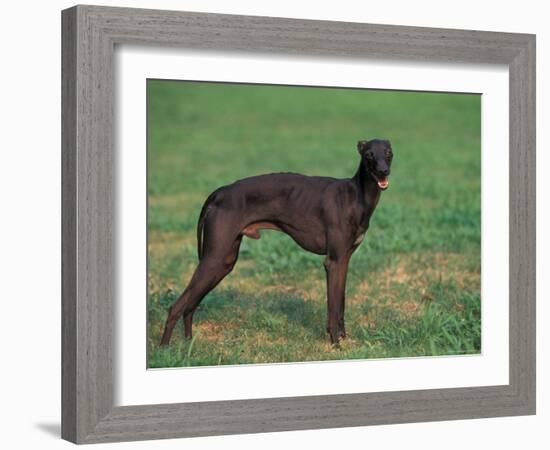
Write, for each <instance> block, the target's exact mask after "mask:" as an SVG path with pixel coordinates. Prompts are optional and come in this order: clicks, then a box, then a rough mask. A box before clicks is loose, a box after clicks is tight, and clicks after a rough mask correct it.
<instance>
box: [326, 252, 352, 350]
mask: <svg viewBox="0 0 550 450" xmlns="http://www.w3.org/2000/svg"><path fill="white" fill-rule="evenodd" d="M348 263H349V255H347V254H345V255H342V256H340V257H335V256H331V255H328V256H327V257H326V259H325V264H324V265H325V271H326V274H327V297H328V318H327V331H328V333H329V334H330V341H331V342H332V343H333V344H338V342H339V340H340V337H341V336H342V335H345V331H344V302H345V295H346V276H347V272H348Z"/></svg>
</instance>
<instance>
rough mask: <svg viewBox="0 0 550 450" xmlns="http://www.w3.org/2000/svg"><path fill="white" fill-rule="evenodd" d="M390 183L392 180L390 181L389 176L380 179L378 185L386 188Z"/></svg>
mask: <svg viewBox="0 0 550 450" xmlns="http://www.w3.org/2000/svg"><path fill="white" fill-rule="evenodd" d="M389 184H390V182H389V180H388V178H387V177H386V178H384V179H382V180H378V187H379V188H380V189H386V188H387V187H388V185H389Z"/></svg>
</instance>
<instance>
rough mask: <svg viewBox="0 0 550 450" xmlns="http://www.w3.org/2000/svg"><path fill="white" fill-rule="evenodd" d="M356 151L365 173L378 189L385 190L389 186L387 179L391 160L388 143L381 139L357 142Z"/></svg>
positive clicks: (391, 154) (390, 149) (391, 153)
mask: <svg viewBox="0 0 550 450" xmlns="http://www.w3.org/2000/svg"><path fill="white" fill-rule="evenodd" d="M357 150H358V151H359V154H360V155H361V164H363V167H364V168H365V170H366V172H367V173H368V174H370V176H371V177H373V178H374V180H375V181H376V183H377V184H378V187H379V188H380V189H382V190H385V189H387V188H388V186H389V184H390V182H389V179H388V178H389V176H390V167H391V162H392V159H393V152H392V148H391V144H390V141H387V140H383V139H372V140H370V141H359V142H358V143H357Z"/></svg>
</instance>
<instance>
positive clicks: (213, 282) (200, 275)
mask: <svg viewBox="0 0 550 450" xmlns="http://www.w3.org/2000/svg"><path fill="white" fill-rule="evenodd" d="M212 219H213V220H211V221H209V222H210V223H207V224H206V226H205V229H204V238H205V239H204V246H203V255H202V258H201V260H200V262H199V265H198V266H197V268H196V269H195V272H194V273H193V276H192V277H191V281H190V282H189V284H188V285H187V287H186V288H185V290H184V291H183V293H182V294H181V295H180V297H179V298H178V299H177V300H176V302H175V303H174V304H173V305H172V306H171V307H170V310H169V312H168V318H167V319H166V324H165V327H164V333H163V336H162V339H161V342H160V345H168V344H169V342H170V338H171V336H172V332H173V330H174V327H175V325H176V323H177V321H178V320H179V319H180V317H182V316H183V322H184V326H185V337H186V338H191V337H192V335H193V333H192V327H193V313H194V312H195V310H196V309H197V307H198V306H199V304H200V302H201V301H202V299H203V298H204V297H205V296H206V295H207V294H208V293H209V292H210V291H211V290H212V289H214V288H215V287H216V286H217V285H218V283H219V282H220V281H222V280H223V279H224V278H225V277H226V276H227V275H228V274H229V273H230V272H231V271H232V270H233V267H234V266H235V263H236V262H237V258H238V256H239V247H240V245H241V240H242V235H240V234H238V233H232V232H231V231H230V230H229V227H228V226H227V224H225V226H224V224H223V223H220V221H218V220H216V219H215V218H212Z"/></svg>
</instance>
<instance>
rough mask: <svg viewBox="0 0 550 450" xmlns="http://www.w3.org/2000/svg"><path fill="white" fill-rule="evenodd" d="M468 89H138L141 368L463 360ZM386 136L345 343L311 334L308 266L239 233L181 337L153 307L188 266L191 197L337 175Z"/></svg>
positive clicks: (468, 267)
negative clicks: (382, 187) (143, 164)
mask: <svg viewBox="0 0 550 450" xmlns="http://www.w3.org/2000/svg"><path fill="white" fill-rule="evenodd" d="M480 104H481V103H480V96H477V95H459V94H435V93H414V92H389V91H367V90H345V89H318V88H295V87H276V86H250V85H224V84H207V83H189V82H170V81H149V82H148V299H147V308H148V342H147V346H148V365H149V367H177V366H198V365H218V364H244V363H267V362H270V363H271V362H289V361H315V360H328V359H351V358H383V357H399V356H424V355H454V354H468V353H479V351H480V346H481V305H480V284H481V281H480V266H481V262H480V222H481V204H480V183H481V178H480V126H481V119H480ZM373 137H381V138H387V139H390V140H391V142H392V145H393V149H394V154H395V157H394V162H393V167H392V176H391V177H390V187H389V189H388V190H387V191H386V192H384V193H383V194H382V198H381V200H380V203H379V205H378V208H377V210H376V211H375V213H374V217H373V219H372V220H371V225H370V229H369V231H368V232H367V234H366V237H365V240H364V241H363V243H362V245H361V246H360V247H359V249H358V250H357V251H356V252H355V254H354V256H353V257H352V260H351V264H350V269H349V274H348V282H347V291H346V292H347V300H346V329H347V332H348V336H349V337H348V339H347V340H345V341H343V343H342V346H341V348H333V347H332V346H331V345H330V344H329V341H328V337H327V335H326V333H325V325H326V293H325V273H324V269H323V266H322V261H323V257H322V256H316V255H313V254H309V253H306V252H305V251H303V250H301V249H300V248H299V247H298V246H297V245H296V244H295V243H294V242H293V241H292V240H291V238H290V237H288V236H286V235H284V234H282V233H278V232H276V231H263V232H262V238H261V239H260V240H259V241H253V240H249V239H248V238H244V239H243V243H242V246H241V252H240V257H239V261H238V263H237V265H236V267H235V269H234V271H233V272H232V273H231V274H230V275H229V276H228V277H227V278H226V279H225V280H224V281H223V282H222V283H221V284H220V285H219V286H218V287H217V288H216V289H215V290H214V291H213V292H211V293H210V294H209V295H208V296H207V297H206V298H205V299H204V300H203V302H202V303H201V305H200V307H199V309H198V310H197V312H196V313H195V316H194V328H193V331H194V338H193V340H191V341H185V340H184V339H183V338H182V336H183V324H178V326H177V327H176V329H175V332H174V335H173V337H172V342H171V344H170V346H169V347H167V348H160V347H159V346H158V343H159V341H160V337H161V334H162V330H163V325H164V320H165V318H166V311H167V308H168V307H169V306H170V305H171V303H172V302H173V301H174V300H175V299H176V298H177V297H178V295H179V294H180V293H181V291H182V290H183V289H184V288H185V286H186V284H187V282H188V281H189V279H190V277H191V274H192V272H193V269H194V267H195V265H196V263H197V254H196V236H195V227H196V222H197V218H198V214H199V211H200V208H201V205H202V202H203V201H204V199H205V198H206V196H207V195H208V194H209V193H210V192H211V191H213V190H214V189H215V188H217V187H219V186H220V185H223V184H227V183H230V182H232V181H234V180H236V179H239V178H243V177H246V176H251V175H255V174H260V173H269V172H277V171H296V172H301V173H304V174H308V175H329V176H334V177H351V176H352V175H353V174H354V172H355V170H356V168H357V165H358V162H359V155H358V154H357V151H356V143H357V141H358V140H360V139H370V138H373Z"/></svg>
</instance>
